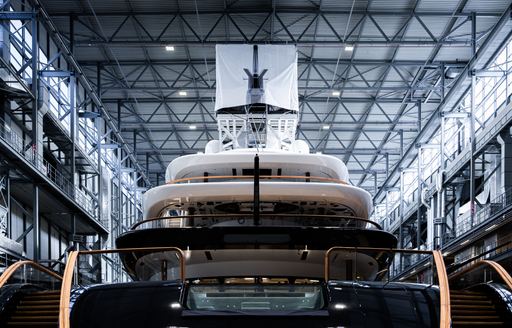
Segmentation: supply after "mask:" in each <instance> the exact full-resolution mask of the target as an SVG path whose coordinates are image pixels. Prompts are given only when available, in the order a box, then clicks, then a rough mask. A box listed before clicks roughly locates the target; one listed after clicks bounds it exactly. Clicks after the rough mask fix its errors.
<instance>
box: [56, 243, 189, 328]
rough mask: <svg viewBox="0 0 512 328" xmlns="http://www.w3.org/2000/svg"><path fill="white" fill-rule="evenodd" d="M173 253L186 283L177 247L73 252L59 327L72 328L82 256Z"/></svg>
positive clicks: (61, 300) (67, 265)
mask: <svg viewBox="0 0 512 328" xmlns="http://www.w3.org/2000/svg"><path fill="white" fill-rule="evenodd" d="M166 251H172V252H175V254H176V255H177V257H178V259H179V262H180V280H181V281H185V277H186V276H185V254H184V252H183V251H182V250H181V249H180V248H177V247H144V248H120V249H108V250H90V251H72V252H70V253H69V255H68V261H67V262H66V269H65V270H64V275H63V279H62V288H61V291H60V304H59V327H60V328H70V326H71V323H70V321H69V319H70V318H69V316H70V298H71V288H72V287H73V281H76V280H78V277H79V272H78V270H77V266H78V264H79V257H80V256H81V255H95V254H100V255H102V254H114V253H117V254H120V253H132V254H135V253H156V252H166Z"/></svg>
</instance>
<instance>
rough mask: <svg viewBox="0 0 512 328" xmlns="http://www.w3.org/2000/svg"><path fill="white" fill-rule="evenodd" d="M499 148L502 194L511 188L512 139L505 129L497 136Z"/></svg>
mask: <svg viewBox="0 0 512 328" xmlns="http://www.w3.org/2000/svg"><path fill="white" fill-rule="evenodd" d="M498 142H499V143H500V146H501V177H500V179H501V188H502V192H505V191H506V190H507V189H509V188H510V187H512V137H511V136H510V131H509V130H508V129H507V130H506V131H503V132H502V133H500V134H499V135H498Z"/></svg>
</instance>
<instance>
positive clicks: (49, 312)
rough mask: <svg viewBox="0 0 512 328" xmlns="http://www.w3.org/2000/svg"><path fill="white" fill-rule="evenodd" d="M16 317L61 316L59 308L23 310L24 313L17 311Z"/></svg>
mask: <svg viewBox="0 0 512 328" xmlns="http://www.w3.org/2000/svg"><path fill="white" fill-rule="evenodd" d="M16 315H20V316H22V315H24V316H25V315H26V316H38V315H42V316H46V315H57V316H58V315H59V310H58V308H55V310H27V311H25V310H23V311H16Z"/></svg>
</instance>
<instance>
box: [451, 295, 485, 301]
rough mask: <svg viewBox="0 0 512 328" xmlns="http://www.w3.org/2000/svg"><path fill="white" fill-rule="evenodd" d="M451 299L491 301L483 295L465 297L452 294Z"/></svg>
mask: <svg viewBox="0 0 512 328" xmlns="http://www.w3.org/2000/svg"><path fill="white" fill-rule="evenodd" d="M450 298H451V299H457V300H460V299H470V300H487V299H489V298H488V297H487V296H483V295H463V294H459V295H452V294H450Z"/></svg>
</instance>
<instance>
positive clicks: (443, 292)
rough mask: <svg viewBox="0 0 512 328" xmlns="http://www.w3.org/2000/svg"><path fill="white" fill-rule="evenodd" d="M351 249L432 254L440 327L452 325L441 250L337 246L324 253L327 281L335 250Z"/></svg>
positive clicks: (448, 327)
mask: <svg viewBox="0 0 512 328" xmlns="http://www.w3.org/2000/svg"><path fill="white" fill-rule="evenodd" d="M338 250H349V251H356V252H357V251H359V250H366V251H382V252H396V253H412V254H430V255H432V256H433V258H434V263H435V266H436V272H437V277H438V280H439V294H440V310H441V313H440V316H439V327H440V328H450V327H451V309H450V307H451V305H450V286H449V283H448V275H447V274H446V267H445V265H444V260H443V255H442V254H441V252H440V251H437V250H436V251H421V250H414V249H399V248H376V247H342V246H336V247H331V248H329V249H328V250H327V251H326V252H325V255H324V279H325V282H328V281H329V272H330V263H329V258H330V255H331V253H332V252H333V251H338Z"/></svg>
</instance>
